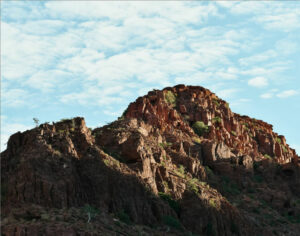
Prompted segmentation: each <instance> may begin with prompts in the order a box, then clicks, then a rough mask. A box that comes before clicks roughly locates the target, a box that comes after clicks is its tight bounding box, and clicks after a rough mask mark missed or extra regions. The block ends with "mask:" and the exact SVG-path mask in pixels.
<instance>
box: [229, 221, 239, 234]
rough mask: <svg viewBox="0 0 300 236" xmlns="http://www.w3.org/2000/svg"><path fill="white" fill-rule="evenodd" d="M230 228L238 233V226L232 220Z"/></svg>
mask: <svg viewBox="0 0 300 236" xmlns="http://www.w3.org/2000/svg"><path fill="white" fill-rule="evenodd" d="M230 229H231V232H232V233H233V234H236V235H240V230H239V227H238V226H237V225H236V224H235V223H234V222H233V221H232V222H231V227H230Z"/></svg>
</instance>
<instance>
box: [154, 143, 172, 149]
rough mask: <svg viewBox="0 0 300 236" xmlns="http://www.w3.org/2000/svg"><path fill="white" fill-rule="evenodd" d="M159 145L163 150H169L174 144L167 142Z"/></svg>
mask: <svg viewBox="0 0 300 236" xmlns="http://www.w3.org/2000/svg"><path fill="white" fill-rule="evenodd" d="M158 145H159V146H160V147H162V148H167V147H171V146H172V145H173V144H172V143H169V142H165V143H159V144H158Z"/></svg>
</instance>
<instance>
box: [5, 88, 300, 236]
mask: <svg viewBox="0 0 300 236" xmlns="http://www.w3.org/2000/svg"><path fill="white" fill-rule="evenodd" d="M298 158H299V157H298V155H297V154H296V152H295V150H293V149H292V148H290V147H289V145H288V144H286V140H285V138H284V137H283V136H281V135H278V134H276V133H274V132H273V131H272V125H270V124H268V123H266V122H264V121H261V120H256V119H251V118H249V117H247V116H241V115H238V114H235V113H233V112H232V111H231V110H230V108H229V105H228V103H226V102H225V101H223V100H221V99H219V98H218V97H217V96H216V95H215V94H213V93H212V92H210V91H209V90H207V89H205V88H202V87H198V86H185V85H177V86H175V87H168V88H165V89H163V90H154V91H151V92H149V93H148V94H147V95H146V96H143V97H139V98H138V99H137V100H136V101H135V102H133V103H131V104H130V105H129V106H128V108H127V109H126V111H125V112H124V114H123V115H122V117H120V118H119V119H118V120H116V121H114V122H112V123H110V124H108V125H105V126H103V127H100V128H96V129H94V130H91V129H89V128H88V127H86V125H85V121H84V119H83V118H80V117H77V118H73V119H68V120H61V121H59V122H56V123H53V124H49V123H45V124H41V125H40V126H38V127H36V128H34V129H32V130H28V131H25V132H23V133H21V132H18V133H16V134H14V135H12V136H11V137H10V139H9V141H8V145H7V150H5V151H4V152H2V153H1V211H2V212H1V213H2V214H1V231H2V235H6V236H11V235H28V236H29V235H30V236H31V235H32V236H35V235H208V236H210V235H211V236H224V235H240V236H247V235H251V236H253V235H257V236H259V235H262V236H269V235H282V236H283V235H285V236H287V235H290V236H297V235H299V232H300V170H299V161H298Z"/></svg>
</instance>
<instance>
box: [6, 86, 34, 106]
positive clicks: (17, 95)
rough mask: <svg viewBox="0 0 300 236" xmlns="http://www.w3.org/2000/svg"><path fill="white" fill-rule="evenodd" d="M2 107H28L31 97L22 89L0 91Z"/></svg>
mask: <svg viewBox="0 0 300 236" xmlns="http://www.w3.org/2000/svg"><path fill="white" fill-rule="evenodd" d="M1 90H2V91H1V98H2V105H3V106H4V107H20V106H24V105H29V104H27V103H28V100H29V98H30V97H31V95H30V94H29V93H28V92H27V91H26V90H24V89H14V88H12V89H8V88H2V89H1Z"/></svg>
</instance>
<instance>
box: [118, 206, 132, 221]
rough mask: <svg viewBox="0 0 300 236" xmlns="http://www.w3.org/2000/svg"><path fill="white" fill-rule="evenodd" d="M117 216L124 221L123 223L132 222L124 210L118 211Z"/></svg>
mask: <svg viewBox="0 0 300 236" xmlns="http://www.w3.org/2000/svg"><path fill="white" fill-rule="evenodd" d="M117 217H118V218H119V220H120V221H122V222H124V223H125V224H128V225H130V224H132V222H131V219H130V217H129V215H128V214H127V213H126V212H125V211H124V210H121V211H119V212H118V213H117Z"/></svg>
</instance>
